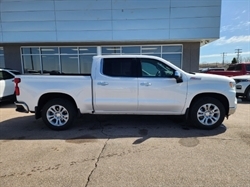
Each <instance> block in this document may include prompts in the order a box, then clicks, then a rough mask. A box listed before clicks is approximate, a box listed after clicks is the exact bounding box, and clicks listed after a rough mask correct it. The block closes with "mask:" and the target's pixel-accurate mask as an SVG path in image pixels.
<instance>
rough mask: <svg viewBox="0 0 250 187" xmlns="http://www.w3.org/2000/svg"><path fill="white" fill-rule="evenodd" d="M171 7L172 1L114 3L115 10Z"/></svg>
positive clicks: (124, 1) (117, 0)
mask: <svg viewBox="0 0 250 187" xmlns="http://www.w3.org/2000/svg"><path fill="white" fill-rule="evenodd" d="M169 7H170V0H151V1H150V0H146V1H145V0H143V1H142V0H133V1H131V0H130V1H126V0H116V1H112V8H113V9H153V8H166V9H168V8H169Z"/></svg>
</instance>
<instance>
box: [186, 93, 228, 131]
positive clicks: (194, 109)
mask: <svg viewBox="0 0 250 187" xmlns="http://www.w3.org/2000/svg"><path fill="white" fill-rule="evenodd" d="M209 103H210V104H213V105H215V106H217V107H218V109H219V110H220V117H219V120H218V121H217V122H216V123H215V124H213V125H203V124H202V123H200V122H199V120H198V118H197V112H198V110H199V108H200V107H201V106H202V105H204V104H209ZM190 115H191V116H190V118H191V122H192V123H193V125H194V126H195V127H197V128H199V129H206V130H211V129H214V128H216V127H218V126H220V125H221V124H222V122H223V121H224V118H225V108H224V106H223V104H222V103H221V102H220V101H218V100H217V99H214V98H210V97H205V98H202V99H199V100H197V101H196V102H195V103H194V104H193V105H192V107H191V111H190Z"/></svg>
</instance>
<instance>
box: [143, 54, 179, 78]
mask: <svg viewBox="0 0 250 187" xmlns="http://www.w3.org/2000/svg"><path fill="white" fill-rule="evenodd" d="M140 62H141V76H142V77H173V75H174V69H172V68H171V67H169V66H168V65H166V64H164V63H162V62H160V61H158V60H154V59H146V58H142V59H140Z"/></svg>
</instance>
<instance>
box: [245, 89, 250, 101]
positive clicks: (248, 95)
mask: <svg viewBox="0 0 250 187" xmlns="http://www.w3.org/2000/svg"><path fill="white" fill-rule="evenodd" d="M246 100H247V101H250V87H248V89H247V91H246Z"/></svg>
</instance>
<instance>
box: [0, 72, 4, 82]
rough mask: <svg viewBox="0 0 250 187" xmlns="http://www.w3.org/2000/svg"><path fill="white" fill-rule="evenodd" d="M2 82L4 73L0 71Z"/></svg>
mask: <svg viewBox="0 0 250 187" xmlns="http://www.w3.org/2000/svg"><path fill="white" fill-rule="evenodd" d="M0 80H3V71H0Z"/></svg>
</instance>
